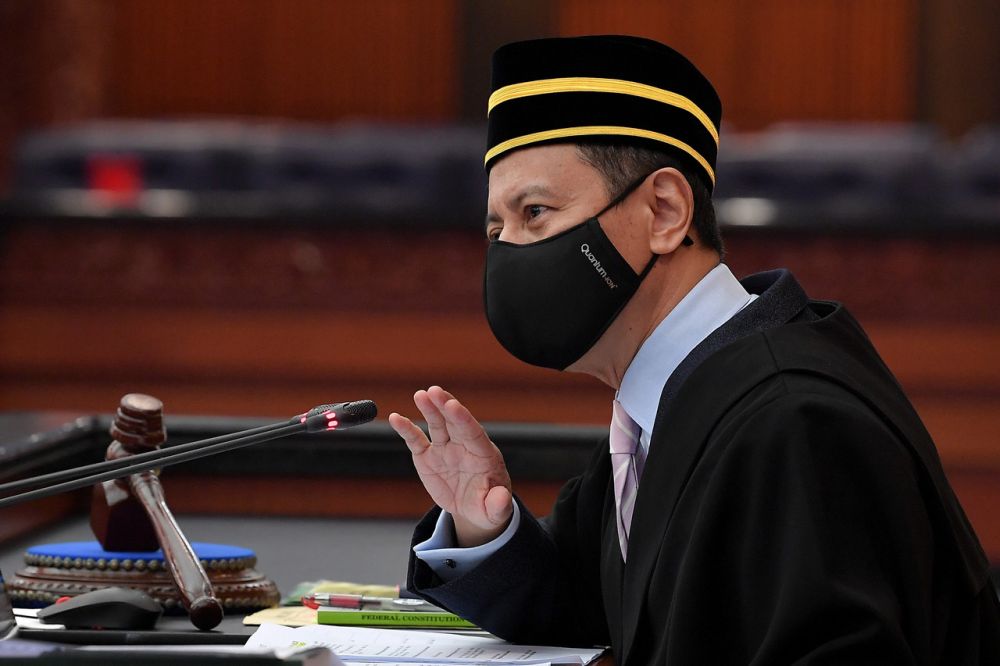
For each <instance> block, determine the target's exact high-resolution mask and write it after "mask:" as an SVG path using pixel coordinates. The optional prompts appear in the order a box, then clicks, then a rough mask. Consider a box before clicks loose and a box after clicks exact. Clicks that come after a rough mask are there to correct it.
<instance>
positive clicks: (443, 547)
mask: <svg viewBox="0 0 1000 666" xmlns="http://www.w3.org/2000/svg"><path fill="white" fill-rule="evenodd" d="M513 504H514V514H513V515H512V516H511V517H510V524H509V525H507V529H505V530H504V531H503V533H502V534H500V536H498V537H497V538H496V539H493V541H490V542H488V543H484V544H482V545H481V546H473V547H472V548H460V547H458V546H456V545H455V539H454V534H455V522H454V520H453V519H452V517H451V514H450V513H448V512H447V511H442V512H441V515H440V516H438V520H437V524H436V525H435V526H434V533H433V534H431V536H430V538H429V539H427V540H426V541H422V542H420V543H418V544H417V545H415V546H414V547H413V554H414V555H416V556H417V557H418V558H420V559H421V560H423V561H424V562H425V563H427V566H429V567H430V568H431V570H432V571H433V572H434V573H436V574H437V575H438V576H439V577H440V578H441V580H443V581H445V582H448V581H451V580H454V579H456V578H458V577H459V576H462V575H464V574H466V573H468V572H469V571H472V570H473V569H475V568H476V567H477V566H479V565H480V564H482V563H483V562H484V561H485V560H486V558H488V557H489V556H490V555H492V554H493V553H495V552H497V551H498V550H500V549H501V548H503V547H504V546H506V545H507V542H508V541H510V540H511V538H512V537H513V536H514V532H516V531H517V527H518V525H520V524H521V510H520V508H518V506H517V502H514V503H513Z"/></svg>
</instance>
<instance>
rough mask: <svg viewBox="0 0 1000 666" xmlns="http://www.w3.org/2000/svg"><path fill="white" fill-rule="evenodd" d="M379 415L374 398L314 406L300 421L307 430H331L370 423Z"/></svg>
mask: <svg viewBox="0 0 1000 666" xmlns="http://www.w3.org/2000/svg"><path fill="white" fill-rule="evenodd" d="M377 415H378V407H376V406H375V403H374V402H373V401H372V400H354V401H351V402H337V403H330V404H326V405H319V406H317V407H313V408H312V409H310V410H309V411H308V412H306V413H305V414H303V415H302V416H301V417H299V421H300V422H302V423H304V424H305V426H306V431H307V432H329V431H332V430H339V429H341V428H351V427H353V426H356V425H362V424H364V423H368V422H369V421H372V420H374V419H375V417H376V416H377Z"/></svg>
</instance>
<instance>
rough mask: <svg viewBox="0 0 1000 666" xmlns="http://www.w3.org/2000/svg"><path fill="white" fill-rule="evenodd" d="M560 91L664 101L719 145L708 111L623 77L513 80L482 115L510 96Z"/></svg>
mask: <svg viewBox="0 0 1000 666" xmlns="http://www.w3.org/2000/svg"><path fill="white" fill-rule="evenodd" d="M564 92H601V93H617V94H619V95H631V96H633V97H642V98H644V99H651V100H653V101H655V102H660V103H662V104H667V105H669V106H673V107H676V108H678V109H683V110H684V111H687V112H688V113H690V114H691V115H693V116H694V117H695V118H697V119H698V121H699V122H701V124H702V125H704V126H705V129H707V130H708V133H709V134H711V135H712V138H713V139H715V145H716V146H718V145H719V130H718V129H717V128H716V127H715V125H714V124H713V123H712V121H711V120H710V119H709V117H708V115H707V114H706V113H705V112H704V111H702V110H701V108H699V107H698V105H697V104H695V103H694V102H692V101H691V100H690V99H688V98H687V97H684V96H683V95H678V94H677V93H675V92H670V91H669V90H663V89H662V88H657V87H655V86H650V85H646V84H645V83H636V82H635V81H625V80H623V79H598V78H590V77H585V76H570V77H565V78H559V79H540V80H538V81H525V82H524V83H514V84H511V85H509V86H504V87H503V88H500V89H498V90H496V91H495V92H494V93H493V94H492V95H490V101H489V106H488V108H487V110H486V115H487V116H489V115H490V113H492V112H493V109H494V108H496V107H497V105H499V104H502V103H504V102H507V101H510V100H512V99H519V98H521V97H532V96H534V95H548V94H551V93H564Z"/></svg>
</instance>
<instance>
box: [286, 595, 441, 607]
mask: <svg viewBox="0 0 1000 666" xmlns="http://www.w3.org/2000/svg"><path fill="white" fill-rule="evenodd" d="M302 605H303V606H307V607H309V608H319V607H320V606H332V607H334V608H356V609H359V610H360V609H365V608H367V609H380V610H411V611H440V610H441V609H440V608H438V607H437V606H435V605H433V604H430V603H428V602H426V601H424V600H423V599H406V598H404V599H392V598H390V597H369V596H367V595H364V594H326V593H319V592H317V593H315V594H310V595H307V596H304V597H302Z"/></svg>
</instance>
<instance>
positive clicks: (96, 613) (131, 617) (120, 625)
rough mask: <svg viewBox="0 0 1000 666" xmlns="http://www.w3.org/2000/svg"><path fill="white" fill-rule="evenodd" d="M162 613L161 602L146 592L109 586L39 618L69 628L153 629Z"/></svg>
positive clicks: (40, 613)
mask: <svg viewBox="0 0 1000 666" xmlns="http://www.w3.org/2000/svg"><path fill="white" fill-rule="evenodd" d="M162 614H163V608H162V607H161V606H160V604H159V602H158V601H156V599H154V598H153V597H151V596H149V595H148V594H146V593H145V592H142V591H140V590H133V589H131V588H126V587H107V588H104V589H102V590H94V591H93V592H85V593H84V594H80V595H77V596H75V597H73V598H72V599H67V600H66V601H63V602H61V603H55V604H52V605H51V606H47V607H45V608H43V609H41V610H40V611H38V619H39V620H41V621H42V622H47V623H50V624H62V625H65V626H66V628H67V629H152V628H153V626H154V625H155V624H156V621H157V620H158V619H160V615H162Z"/></svg>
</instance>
